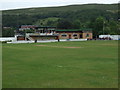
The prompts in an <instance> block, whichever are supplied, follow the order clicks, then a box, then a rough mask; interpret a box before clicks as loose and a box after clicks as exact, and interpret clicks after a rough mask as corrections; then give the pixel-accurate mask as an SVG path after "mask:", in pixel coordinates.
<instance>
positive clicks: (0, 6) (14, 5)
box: [0, 0, 119, 10]
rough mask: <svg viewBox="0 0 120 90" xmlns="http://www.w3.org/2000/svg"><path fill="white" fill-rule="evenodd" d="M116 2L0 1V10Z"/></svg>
mask: <svg viewBox="0 0 120 90" xmlns="http://www.w3.org/2000/svg"><path fill="white" fill-rule="evenodd" d="M118 1H119V0H0V10H8V9H19V8H30V7H51V6H64V5H71V4H88V3H102V4H112V3H118Z"/></svg>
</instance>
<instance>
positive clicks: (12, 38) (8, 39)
mask: <svg viewBox="0 0 120 90" xmlns="http://www.w3.org/2000/svg"><path fill="white" fill-rule="evenodd" d="M10 40H12V41H13V40H15V37H1V38H0V41H10Z"/></svg>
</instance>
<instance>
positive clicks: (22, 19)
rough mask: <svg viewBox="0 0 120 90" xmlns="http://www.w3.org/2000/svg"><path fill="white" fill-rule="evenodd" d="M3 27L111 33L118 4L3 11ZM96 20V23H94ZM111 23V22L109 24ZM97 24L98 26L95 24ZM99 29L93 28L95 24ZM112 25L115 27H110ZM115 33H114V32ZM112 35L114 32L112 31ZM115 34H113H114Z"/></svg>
mask: <svg viewBox="0 0 120 90" xmlns="http://www.w3.org/2000/svg"><path fill="white" fill-rule="evenodd" d="M2 13H3V17H2V18H3V24H2V25H3V27H14V28H18V27H19V26H20V25H28V24H30V25H31V24H32V25H39V26H56V27H58V28H81V27H82V28H92V29H93V30H94V29H97V30H102V28H103V27H102V25H103V21H104V22H106V25H105V26H106V27H105V28H107V29H106V30H108V31H109V32H111V30H113V28H114V30H115V29H116V28H117V27H118V25H119V24H118V21H117V19H118V4H83V5H68V6H59V7H40V8H26V9H15V10H4V11H2ZM97 19H98V21H99V22H98V21H96V20H97ZM110 21H112V22H110ZM96 22H98V23H99V25H98V24H97V23H96ZM95 23H96V24H97V25H98V26H96V27H100V28H99V29H98V28H95V27H94V25H96V24H95ZM111 25H114V26H115V27H110V26H111ZM115 32H116V31H115ZM112 33H114V31H112ZM114 34H115V33H114Z"/></svg>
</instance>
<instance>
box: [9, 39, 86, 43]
mask: <svg viewBox="0 0 120 90" xmlns="http://www.w3.org/2000/svg"><path fill="white" fill-rule="evenodd" d="M59 41H60V42H64V41H87V39H69V40H67V39H60V40H59ZM47 42H58V40H41V41H37V43H47ZM7 43H35V41H25V40H23V41H12V42H7Z"/></svg>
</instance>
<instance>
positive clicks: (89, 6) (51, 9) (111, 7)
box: [3, 4, 118, 15]
mask: <svg viewBox="0 0 120 90" xmlns="http://www.w3.org/2000/svg"><path fill="white" fill-rule="evenodd" d="M117 8H118V4H83V5H68V6H60V7H41V8H26V9H16V10H5V11H3V14H14V15H15V14H28V15H29V14H43V13H48V12H67V11H81V10H87V9H88V10H90V9H98V10H106V11H107V10H110V11H116V10H117Z"/></svg>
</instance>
